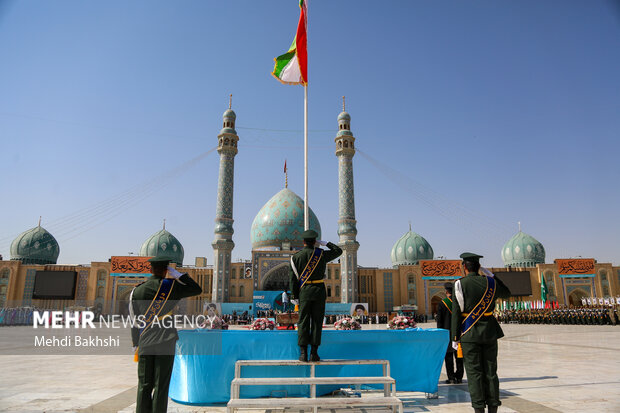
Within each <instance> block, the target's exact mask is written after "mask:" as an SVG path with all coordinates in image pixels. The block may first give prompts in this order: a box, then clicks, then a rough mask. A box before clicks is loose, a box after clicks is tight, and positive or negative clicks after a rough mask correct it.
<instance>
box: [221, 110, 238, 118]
mask: <svg viewBox="0 0 620 413" xmlns="http://www.w3.org/2000/svg"><path fill="white" fill-rule="evenodd" d="M222 117H223V118H224V119H232V120H235V119H237V114H236V113H235V111H234V110H232V109H226V111H225V112H224V115H223V116H222Z"/></svg>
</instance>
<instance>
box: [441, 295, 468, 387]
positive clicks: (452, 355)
mask: <svg viewBox="0 0 620 413" xmlns="http://www.w3.org/2000/svg"><path fill="white" fill-rule="evenodd" d="M444 288H445V290H446V298H444V299H443V300H442V301H441V304H439V306H438V307H437V328H443V329H445V330H448V331H450V328H451V323H452V283H445V284H444ZM447 344H448V349H447V350H446V357H445V362H446V374H447V375H448V380H446V384H452V383H457V384H459V383H462V382H463V359H462V358H459V357H457V354H456V350H455V349H453V348H452V346H451V345H450V341H448V343H447ZM454 360H456V371H454Z"/></svg>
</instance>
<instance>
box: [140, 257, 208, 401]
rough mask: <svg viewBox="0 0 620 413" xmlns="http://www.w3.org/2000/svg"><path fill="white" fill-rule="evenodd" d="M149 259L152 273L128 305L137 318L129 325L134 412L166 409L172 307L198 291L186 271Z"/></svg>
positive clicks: (171, 357)
mask: <svg viewBox="0 0 620 413" xmlns="http://www.w3.org/2000/svg"><path fill="white" fill-rule="evenodd" d="M149 262H150V263H151V272H152V274H153V275H152V276H151V277H150V278H149V279H148V280H146V281H145V282H143V283H142V284H140V285H138V286H137V287H136V288H134V289H133V291H132V292H131V295H130V305H129V310H130V314H131V315H132V316H135V317H137V320H138V321H137V322H136V324H135V327H134V328H132V329H131V336H132V337H131V338H132V341H133V345H134V347H137V350H136V355H137V356H138V360H137V361H138V396H137V404H136V413H156V412H157V413H158V412H166V410H167V408H168V386H169V385H170V376H171V375H172V366H173V364H174V348H175V344H176V341H177V340H178V338H179V336H178V334H177V330H176V328H175V327H174V324H173V323H172V320H173V317H171V315H172V311H173V310H174V307H175V306H176V304H177V303H178V301H179V300H180V299H182V298H185V297H191V296H194V295H198V294H200V293H202V288H200V285H198V284H196V282H195V281H194V280H192V279H191V278H190V276H189V275H187V274H185V273H180V272H179V271H177V270H176V269H174V268H172V267H169V266H168V264H169V263H170V258H168V257H164V256H157V257H153V258H151V259H150V260H149ZM166 273H167V274H168V276H169V277H170V278H166Z"/></svg>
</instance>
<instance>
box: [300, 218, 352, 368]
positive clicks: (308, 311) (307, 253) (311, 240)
mask: <svg viewBox="0 0 620 413" xmlns="http://www.w3.org/2000/svg"><path fill="white" fill-rule="evenodd" d="M318 236H319V234H317V232H316V231H313V230H311V229H309V230H306V231H304V232H303V233H302V234H301V237H302V238H303V240H304V247H303V249H302V250H301V251H298V252H297V253H296V254H295V255H293V256H292V257H291V267H290V269H289V277H290V288H291V302H292V303H295V302H299V323H298V324H297V328H298V336H297V344H298V345H299V361H308V345H310V348H311V350H310V361H319V360H321V358H320V357H319V353H318V349H319V346H320V345H321V331H322V330H323V317H325V300H326V299H327V293H326V291H325V283H324V282H323V278H325V268H326V267H327V263H328V262H329V261H331V260H333V259H335V258H337V257H339V256H340V255H341V254H342V249H340V247H339V246H337V245H336V244H332V243H331V242H325V241H319V242H318V244H319V245H324V246H326V247H327V248H329V250H324V249H322V248H318V247H316V246H315V245H316V244H317V242H316V239H317V237H318Z"/></svg>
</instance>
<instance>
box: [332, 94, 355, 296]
mask: <svg viewBox="0 0 620 413" xmlns="http://www.w3.org/2000/svg"><path fill="white" fill-rule="evenodd" d="M350 128H351V116H349V114H348V113H347V112H346V111H345V102H344V96H343V97H342V113H341V114H340V115H338V134H337V135H336V139H335V141H336V156H337V157H338V211H339V219H338V235H339V237H340V241H339V243H338V245H339V246H340V248H342V250H343V253H342V256H341V258H340V282H341V288H342V291H341V292H342V294H340V299H341V302H343V303H354V302H357V300H358V286H357V250H358V249H359V246H360V244H359V243H358V242H357V240H356V239H355V236H356V235H357V227H356V224H357V221H356V220H355V194H354V191H353V156H354V155H355V145H354V142H355V138H354V137H353V134H352V133H351V129H350Z"/></svg>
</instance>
